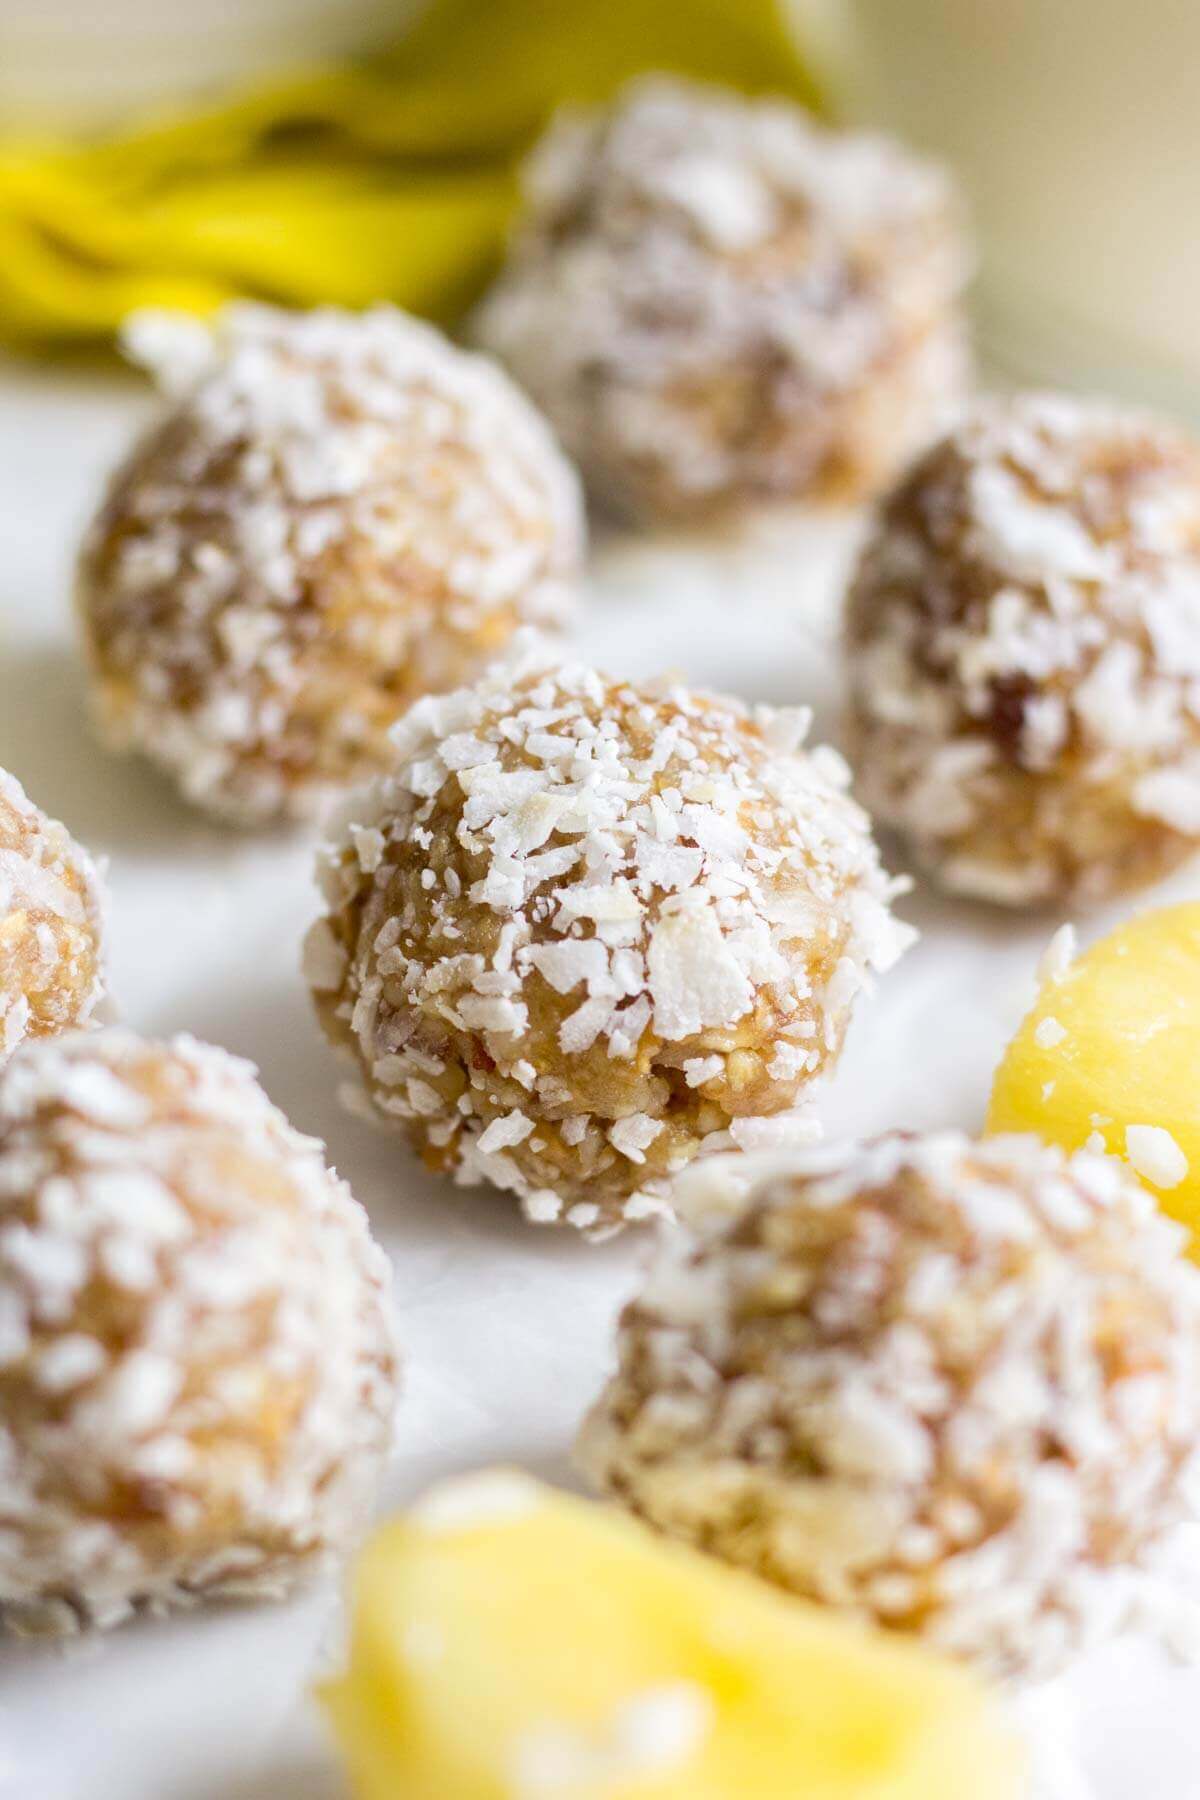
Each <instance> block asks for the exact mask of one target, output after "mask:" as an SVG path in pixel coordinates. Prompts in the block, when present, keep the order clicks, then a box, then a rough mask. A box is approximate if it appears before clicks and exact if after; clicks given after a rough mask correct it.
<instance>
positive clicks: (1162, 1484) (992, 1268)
mask: <svg viewBox="0 0 1200 1800" xmlns="http://www.w3.org/2000/svg"><path fill="white" fill-rule="evenodd" d="M729 1160H730V1159H722V1161H721V1163H718V1164H715V1165H708V1166H707V1167H706V1168H705V1169H704V1170H696V1171H694V1172H693V1173H692V1174H690V1175H689V1176H688V1177H685V1178H684V1182H683V1183H681V1187H682V1188H683V1189H684V1192H683V1193H682V1194H681V1196H680V1202H679V1203H680V1210H681V1211H684V1212H685V1213H686V1212H687V1211H688V1209H689V1207H690V1209H691V1210H692V1215H693V1218H694V1221H695V1224H696V1231H695V1232H694V1233H691V1234H689V1233H679V1234H677V1235H676V1236H675V1237H674V1238H672V1239H671V1240H669V1241H668V1242H667V1243H666V1244H665V1245H664V1248H663V1253H662V1260H661V1262H660V1265H659V1267H658V1268H657V1270H656V1271H655V1272H654V1273H653V1274H652V1276H651V1279H650V1281H649V1283H648V1285H647V1286H646V1288H645V1290H644V1291H643V1293H642V1294H641V1295H640V1297H639V1298H638V1299H636V1300H635V1301H634V1302H633V1303H632V1304H631V1305H630V1306H629V1307H628V1308H627V1309H626V1311H625V1313H624V1316H623V1319H622V1322H621V1326H620V1334H619V1366H618V1369H617V1373H616V1374H615V1375H614V1376H613V1378H612V1380H611V1382H610V1383H609V1386H608V1388H607V1389H606V1391H605V1392H604V1394H603V1395H602V1397H601V1399H600V1400H599V1402H598V1403H597V1405H596V1407H595V1408H594V1409H593V1411H592V1413H591V1415H590V1416H589V1419H588V1421H587V1423H586V1424H585V1427H584V1431H583V1435H582V1438H581V1441H580V1460H581V1462H582V1463H583V1465H584V1467H585V1468H586V1469H587V1470H588V1471H589V1472H590V1473H591V1474H592V1476H593V1477H594V1478H595V1479H596V1481H597V1482H598V1483H599V1484H600V1485H601V1486H602V1487H603V1488H605V1489H606V1490H607V1491H608V1492H609V1493H611V1494H613V1495H614V1496H616V1497H617V1498H619V1499H621V1500H622V1501H624V1502H625V1503H626V1504H627V1505H629V1506H631V1507H632V1508H633V1509H634V1510H635V1511H637V1512H638V1513H640V1514H642V1515H643V1516H644V1517H645V1518H646V1519H648V1520H650V1521H651V1522H652V1523H654V1524H655V1525H657V1526H659V1527H660V1528H662V1529H663V1530H665V1531H667V1532H670V1533H672V1534H673V1535H675V1536H678V1537H682V1538H686V1539H688V1540H690V1541H691V1542H693V1543H696V1544H698V1545H701V1546H703V1547H704V1548H705V1549H707V1550H712V1551H714V1552H716V1553H717V1554H718V1555H721V1556H724V1557H727V1558H728V1559H729V1560H730V1561H732V1562H735V1563H739V1564H742V1565H744V1566H745V1567H747V1568H750V1569H753V1570H755V1571H756V1572H758V1573H759V1574H761V1575H763V1576H765V1577H766V1578H767V1579H769V1580H771V1581H774V1582H777V1583H779V1584H781V1585H782V1586H784V1587H786V1588H789V1589H791V1590H793V1591H794V1592H796V1593H799V1594H804V1595H807V1596H810V1597H812V1598H815V1599H818V1600H822V1601H827V1602H829V1603H831V1604H833V1605H837V1606H845V1607H849V1608H852V1609H855V1610H857V1611H860V1612H862V1613H865V1614H873V1615H875V1617H876V1618H877V1619H878V1620H880V1621H881V1622H882V1623H883V1624H885V1625H888V1626H890V1627H893V1628H896V1629H899V1630H906V1631H914V1632H919V1633H921V1634H923V1635H925V1636H927V1637H928V1638H929V1639H931V1640H932V1641H933V1642H934V1643H936V1644H937V1645H939V1646H941V1647H942V1648H943V1649H945V1650H949V1651H951V1652H954V1653H956V1654H959V1655H963V1656H967V1657H971V1658H973V1659H976V1660H978V1661H979V1662H981V1663H982V1664H983V1665H985V1666H986V1667H987V1668H989V1669H990V1670H992V1671H994V1672H997V1673H1001V1674H1007V1675H1014V1674H1020V1675H1030V1674H1046V1673H1049V1672H1051V1671H1053V1670H1054V1669H1055V1668H1057V1667H1058V1666H1059V1665H1060V1664H1061V1663H1062V1662H1064V1661H1065V1660H1066V1659H1067V1658H1068V1657H1069V1656H1070V1655H1071V1654H1072V1653H1073V1652H1074V1651H1076V1650H1078V1649H1082V1648H1083V1647H1085V1646H1086V1645H1088V1644H1090V1643H1092V1642H1095V1641H1098V1640H1100V1639H1102V1638H1104V1637H1105V1636H1107V1635H1109V1634H1110V1633H1112V1632H1115V1631H1116V1630H1118V1629H1120V1628H1122V1627H1123V1626H1125V1625H1127V1624H1129V1623H1130V1621H1131V1619H1132V1618H1137V1619H1139V1620H1140V1621H1141V1622H1143V1623H1147V1622H1149V1623H1154V1624H1156V1625H1162V1626H1165V1625H1166V1624H1167V1623H1168V1619H1169V1612H1168V1611H1161V1610H1158V1609H1157V1608H1156V1601H1157V1600H1161V1599H1162V1598H1163V1596H1162V1594H1161V1593H1160V1592H1159V1589H1158V1587H1157V1584H1156V1581H1155V1578H1154V1575H1153V1572H1152V1571H1153V1566H1154V1564H1155V1562H1156V1560H1157V1559H1158V1558H1159V1557H1160V1555H1165V1553H1166V1551H1167V1550H1168V1548H1169V1547H1170V1545H1171V1542H1172V1537H1173V1534H1174V1528H1175V1527H1176V1525H1177V1524H1179V1523H1181V1522H1182V1521H1183V1519H1184V1518H1186V1517H1187V1516H1188V1514H1189V1512H1190V1506H1189V1502H1188V1498H1187V1494H1186V1492H1185V1490H1186V1489H1188V1488H1192V1489H1193V1490H1194V1478H1195V1474H1196V1459H1197V1450H1198V1448H1200V1271H1197V1270H1196V1269H1195V1268H1194V1267H1192V1266H1191V1265H1190V1264H1189V1263H1188V1261H1187V1259H1186V1258H1185V1256H1184V1254H1183V1238H1184V1234H1183V1233H1182V1232H1181V1231H1180V1229H1179V1228H1178V1227H1177V1226H1175V1225H1173V1224H1171V1223H1169V1222H1168V1221H1167V1220H1166V1219H1164V1218H1163V1217H1162V1215H1161V1214H1160V1213H1159V1212H1158V1210H1157V1208H1156V1206H1155V1203H1154V1201H1153V1199H1152V1198H1151V1197H1150V1196H1149V1195H1148V1194H1147V1193H1146V1192H1145V1190H1144V1189H1142V1188H1141V1187H1140V1186H1139V1185H1138V1184H1137V1183H1136V1182H1135V1181H1134V1180H1133V1179H1132V1178H1131V1177H1130V1176H1129V1174H1128V1173H1127V1171H1125V1170H1124V1169H1123V1168H1122V1167H1121V1165H1120V1164H1118V1163H1117V1162H1115V1161H1113V1160H1109V1159H1107V1158H1104V1157H1097V1156H1092V1155H1089V1154H1086V1153H1081V1154H1079V1155H1077V1156H1075V1157H1073V1158H1071V1159H1070V1160H1069V1161H1068V1160H1067V1159H1066V1158H1064V1156H1063V1155H1062V1153H1061V1152H1060V1151H1057V1150H1052V1149H1048V1148H1046V1147H1045V1146H1043V1145H1041V1144H1039V1143H1038V1142H1037V1140H1036V1139H1034V1138H1031V1137H1029V1138H1018V1137H1014V1138H994V1139H991V1140H990V1141H987V1142H985V1143H981V1144H975V1143H971V1142H970V1141H969V1140H968V1139H966V1138H965V1137H963V1136H962V1135H961V1134H959V1133H953V1132H947V1133H941V1134H937V1135H934V1136H931V1137H927V1138H923V1139H922V1138H912V1137H907V1136H903V1135H897V1136H894V1137H890V1138H887V1139H884V1140H882V1141H881V1142H877V1143H873V1144H867V1145H865V1146H854V1145H848V1146H843V1147H839V1148H833V1149H831V1150H829V1151H825V1152H813V1153H811V1155H810V1157H809V1158H808V1159H806V1158H805V1157H803V1156H796V1157H793V1158H792V1159H791V1161H790V1162H789V1161H786V1160H785V1159H782V1158H780V1159H778V1160H777V1162H776V1163H775V1165H774V1166H773V1167H771V1168H768V1169H767V1170H766V1171H765V1172H764V1171H763V1170H760V1171H759V1173H758V1175H757V1177H756V1178H754V1179H751V1180H749V1181H748V1180H747V1177H746V1172H745V1169H744V1168H743V1169H740V1170H739V1169H736V1168H732V1169H731V1168H729V1167H728V1166H727V1165H728V1163H729ZM702 1180H703V1186H702ZM689 1185H690V1186H691V1188H692V1192H691V1194H690V1195H689V1193H688V1192H687V1188H688V1186H689ZM714 1209H715V1211H716V1216H715V1217H714ZM706 1212H707V1215H708V1216H707V1217H705V1216H704V1215H705V1213H706ZM722 1215H724V1216H722ZM730 1215H732V1216H731V1217H730ZM1170 1622H1171V1623H1172V1624H1177V1623H1178V1619H1177V1618H1174V1619H1171V1620H1170Z"/></svg>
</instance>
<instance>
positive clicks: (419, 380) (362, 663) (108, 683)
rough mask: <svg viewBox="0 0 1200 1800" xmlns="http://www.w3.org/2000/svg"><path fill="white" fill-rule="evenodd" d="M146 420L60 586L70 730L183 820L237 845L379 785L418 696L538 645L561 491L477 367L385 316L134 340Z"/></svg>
mask: <svg viewBox="0 0 1200 1800" xmlns="http://www.w3.org/2000/svg"><path fill="white" fill-rule="evenodd" d="M130 342H131V347H132V349H133V352H134V354H135V355H136V356H137V357H138V358H139V359H140V360H142V361H143V362H145V363H146V364H147V365H148V366H149V367H150V368H151V369H152V370H153V371H154V372H155V373H156V375H157V376H158V379H159V381H160V383H161V385H162V386H163V388H164V389H165V391H166V394H167V396H168V407H167V411H166V414H165V416H164V417H163V418H162V419H161V420H160V421H159V422H158V423H157V424H155V425H154V426H153V427H152V428H151V429H150V431H149V433H148V435H146V436H145V437H144V438H143V439H142V440H141V442H140V443H139V444H138V445H137V446H136V447H135V448H134V450H133V452H132V454H131V456H130V457H129V459H128V461H127V462H126V463H125V465H124V467H123V468H121V469H120V470H119V472H118V473H117V475H116V477H115V479H114V480H113V482H112V484H111V486H110V489H109V492H108V495H107V498H106V499H105V501H104V503H103V505H102V507H101V509H100V512H99V515H98V517H97V518H96V520H95V522H94V523H93V525H92V527H91V529H90V531H89V533H88V535H87V539H86V542H85V545H84V548H83V554H82V559H81V563H80V579H79V594H80V608H81V613H82V620H83V629H84V635H85V640H86V646H87V651H88V655H89V659H90V663H91V668H92V676H93V691H94V702H95V710H96V714H97V718H98V721H99V723H100V726H101V729H102V731H103V733H104V735H105V736H106V737H107V738H108V739H109V740H110V741H111V742H112V743H114V744H115V745H116V746H118V747H124V748H127V749H133V750H137V751H140V752H142V753H143V754H145V755H146V756H148V757H150V758H152V759H153V760H154V761H155V762H157V763H158V764H160V765H161V766H162V767H163V768H165V769H166V770H167V771H168V772H169V773H170V774H171V775H172V776H174V778H175V779H176V780H177V781H178V783H179V785H180V786H181V787H182V789H183V791H184V792H185V794H186V795H187V796H188V798H189V799H191V800H193V801H195V802H197V803H198V804H200V805H202V806H204V807H206V808H208V809H209V810H210V811H212V812H214V813H216V814H218V815H221V816H223V817H226V818H229V819H232V820H234V821H237V822H242V823H253V822H256V821H260V820H266V819H270V818H274V817H280V816H302V815H305V814H309V813H312V812H314V811H315V810H317V809H319V807H320V806H321V804H322V803H323V801H324V800H325V799H326V798H327V796H328V795H329V793H330V792H331V791H332V790H336V789H338V788H341V787H343V786H344V785H346V784H347V783H353V782H355V781H359V780H362V779H365V778H366V777H368V776H370V775H372V774H374V773H375V772H376V770H377V769H378V768H379V767H380V766H382V764H383V763H384V762H385V761H386V740H387V732H388V729H389V727H390V726H391V725H392V724H393V722H394V721H395V720H396V719H397V718H398V717H399V715H400V714H401V713H402V712H403V711H404V710H405V708H406V707H407V706H408V705H409V704H410V702H411V701H413V700H414V699H416V698H417V697H418V696H419V695H420V694H423V693H426V692H428V691H432V690H440V689H444V688H451V687H454V686H456V685H457V684H458V683H459V682H461V681H465V680H468V679H470V678H471V677H472V676H473V675H474V674H475V673H476V672H477V671H478V670H479V669H480V668H481V667H482V666H483V664H484V663H485V662H486V661H487V660H488V659H489V658H490V657H491V656H492V655H494V654H495V653H496V651H497V650H498V649H500V648H501V647H502V646H503V645H504V643H505V642H506V641H507V639H508V638H509V637H510V636H511V634H512V632H513V631H514V629H515V628H516V626H517V625H518V624H519V623H521V622H532V623H534V624H537V625H541V626H554V625H555V624H557V623H559V622H560V621H561V620H562V618H563V616H564V612H565V609H566V607H567V603H568V600H569V595H570V589H571V585H572V583H573V580H574V577H575V575H576V573H577V570H578V567H579V563H580V559H581V556H582V549H583V524H582V514H581V506H580V501H579V495H578V489H577V483H576V479H575V476H574V473H573V471H572V470H571V468H570V467H569V465H568V464H567V462H566V460H565V459H564V458H563V456H562V455H561V454H560V452H559V450H558V448H557V446H556V445H555V444H554V442H553V440H552V438H551V436H550V433H549V430H548V429H547V427H546V426H545V425H544V423H543V422H542V420H541V419H540V418H539V417H538V415H537V413H536V412H535V411H534V409H533V407H532V406H531V405H530V404H529V403H528V401H526V400H525V398H524V397H523V395H521V394H520V393H519V392H518V391H517V390H516V388H514V387H513V385H512V384H511V382H509V380H508V379H507V377H506V376H505V375H504V374H503V373H502V372H501V371H500V370H499V369H497V368H495V367H494V366H493V365H492V364H490V363H488V362H487V361H486V360H485V359H483V358H481V357H477V356H470V355H467V354H465V353H464V352H463V351H461V350H458V349H456V348H455V347H454V346H453V345H452V344H450V343H449V342H447V340H446V339H445V338H444V337H442V336H441V335H440V333H438V332H437V331H435V330H434V329H433V328H432V327H431V326H428V325H424V324H421V323H420V322H419V321H417V320H415V319H411V318H408V317H406V316H405V315H404V314H403V313H399V312H396V311H394V310H392V309H391V308H387V307H380V308H377V309H375V310H374V311H371V312H368V313H365V314H360V315H354V314H350V313H343V312H338V311H335V310H333V309H325V310H320V311H317V312H312V313H307V314H292V313H286V312H281V311H276V310H273V309H271V308H268V307H263V306H253V305H235V306H231V307H229V308H227V309H226V310H225V311H224V312H223V313H222V314H221V315H220V317H219V318H218V320H217V322H216V324H215V326H214V327H213V328H211V329H210V328H208V327H206V326H204V325H201V324H199V323H198V322H197V321H195V320H191V319H172V318H170V317H169V316H168V317H164V316H163V315H158V314H154V315H145V316H143V317H142V318H141V319H140V320H135V323H134V327H133V329H132V331H131V334H130Z"/></svg>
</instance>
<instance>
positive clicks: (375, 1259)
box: [0, 1030, 396, 1631]
mask: <svg viewBox="0 0 1200 1800" xmlns="http://www.w3.org/2000/svg"><path fill="white" fill-rule="evenodd" d="M386 1283H387V1267H386V1263H385V1261H384V1258H383V1255H382V1252H381V1251H380V1250H379V1249H378V1248H377V1247H376V1246H375V1245H374V1244H373V1243H372V1241H371V1237H370V1234H369V1232H368V1230H367V1223H366V1217H365V1215H364V1213H363V1212H362V1209H361V1208H360V1207H359V1206H358V1205H357V1204H356V1203H355V1201H354V1200H353V1199H352V1198H351V1196H350V1192H349V1190H348V1189H347V1187H346V1185H345V1183H344V1182H341V1181H339V1180H338V1178H337V1176H336V1175H335V1174H334V1173H333V1172H332V1170H330V1169H328V1168H326V1166H325V1162H324V1159H323V1155H322V1149H321V1145H320V1144H319V1143H317V1142H315V1141H314V1140H313V1139H311V1138H304V1137H301V1136H300V1135H299V1133H298V1132H296V1131H294V1130H293V1129H292V1127H291V1126H290V1125H289V1124H288V1122H287V1120H286V1119H285V1118H284V1117H283V1115H282V1113H280V1112H279V1111H278V1110H277V1108H275V1107H274V1106H272V1105H271V1103H270V1101H269V1100H268V1099H267V1098H266V1095H265V1094H264V1093H263V1091H262V1089H261V1088H260V1087H259V1085H258V1083H257V1081H256V1080H255V1077H254V1070H253V1069H252V1068H251V1067H250V1065H249V1064H247V1063H243V1062H239V1061H236V1060H235V1059H234V1058H232V1057H230V1056H228V1055H226V1053H225V1052H224V1051H222V1050H215V1049H212V1048H209V1047H208V1046H206V1045H202V1044H197V1043H195V1042H193V1041H192V1040H191V1039H188V1038H176V1039H174V1040H172V1041H171V1042H170V1043H166V1044H163V1043H150V1042H147V1041H145V1040H144V1039H141V1038H138V1037H135V1036H133V1035H132V1034H130V1033H128V1032H125V1031H117V1030H108V1031H102V1032H89V1033H87V1034H82V1033H73V1034H71V1035H69V1036H66V1037H62V1038H57V1039H55V1040H53V1041H52V1042H47V1043H43V1044H30V1045H27V1046H26V1047H25V1048H24V1049H22V1050H21V1051H19V1052H18V1054H17V1055H16V1056H15V1057H14V1058H13V1060H12V1062H11V1063H10V1064H9V1065H8V1068H7V1069H6V1070H5V1072H4V1074H3V1075H2V1076H0V1473H2V1477H3V1479H2V1481H0V1611H2V1612H3V1614H4V1616H5V1617H6V1619H7V1620H8V1621H9V1622H10V1623H13V1624H15V1625H16V1626H17V1628H19V1629H28V1630H38V1631H70V1630H73V1629H75V1628H77V1627H79V1626H81V1625H84V1624H96V1625H102V1626H106V1625H112V1624H116V1623H118V1622H119V1621H120V1620H121V1619H123V1618H124V1617H126V1616H127V1615H128V1613H129V1612H130V1611H131V1610H132V1609H133V1608H134V1607H137V1606H146V1607H150V1608H152V1609H156V1610H157V1609H161V1608H163V1607H165V1606H167V1605H171V1604H182V1603H186V1602H189V1601H193V1600H197V1599H200V1598H202V1597H205V1596H239V1597H240V1596H257V1595H264V1594H277V1593H280V1592H283V1591H285V1590H286V1589H288V1588H290V1587H291V1586H292V1585H293V1584H294V1583H295V1582H296V1581H298V1580H299V1579H300V1578H301V1577H303V1576H305V1575H306V1574H307V1573H309V1572H310V1571H311V1570H312V1569H313V1568H314V1567H315V1566H317V1565H319V1564H320V1562H321V1561H322V1560H323V1559H325V1558H326V1557H327V1556H328V1555H329V1554H330V1553H331V1552H335V1551H338V1550H341V1549H343V1548H345V1547H346V1546H347V1544H348V1543H349V1542H350V1541H351V1540H352V1539H353V1537H354V1536H355V1535H356V1533H357V1532H358V1530H359V1528H360V1527H361V1526H362V1525H364V1524H365V1522H366V1512H367V1509H368V1507H369V1505H370V1502H371V1500H372V1498H373V1495H374V1490H375V1486H376V1483H377V1479H378V1476H379V1474H380V1472H381V1469H382V1466H383V1463H384V1460H385V1457H386V1454H387V1451H388V1448H389V1444H390V1440H391V1429H392V1413H393V1408H394V1402H395V1395H396V1354H395V1350H394V1347H393V1342H392V1332H391V1327H390V1324H389V1319H388V1312H387V1304H386V1291H385V1290H386Z"/></svg>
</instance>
